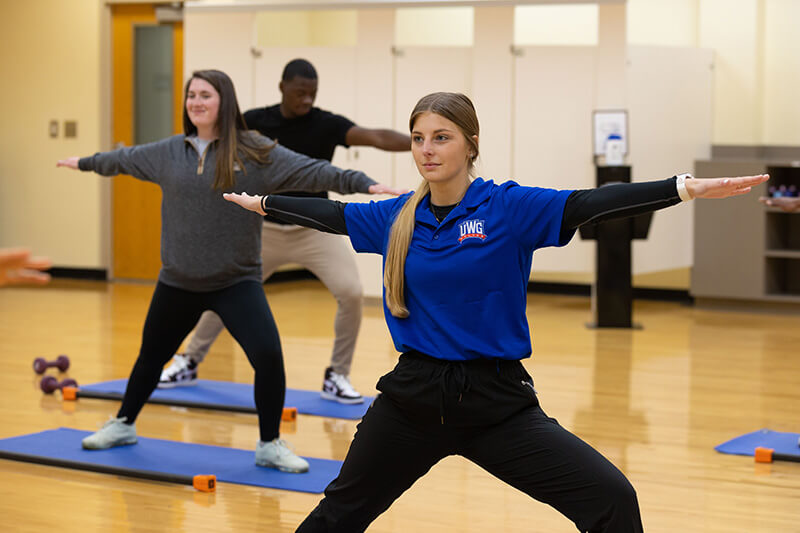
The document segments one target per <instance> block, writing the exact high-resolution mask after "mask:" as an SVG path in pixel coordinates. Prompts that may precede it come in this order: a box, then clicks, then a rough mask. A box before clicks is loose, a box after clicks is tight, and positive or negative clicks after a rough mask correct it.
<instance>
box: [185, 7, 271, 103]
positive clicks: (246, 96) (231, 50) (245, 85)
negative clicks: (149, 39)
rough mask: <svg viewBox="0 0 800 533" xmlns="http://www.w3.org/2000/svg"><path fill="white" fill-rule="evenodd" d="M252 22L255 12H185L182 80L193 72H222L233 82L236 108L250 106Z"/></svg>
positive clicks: (251, 93)
mask: <svg viewBox="0 0 800 533" xmlns="http://www.w3.org/2000/svg"><path fill="white" fill-rule="evenodd" d="M254 20H255V13H249V12H230V13H196V12H192V11H188V12H186V13H185V14H184V47H185V54H184V78H185V79H188V78H189V76H190V75H191V74H192V71H194V70H200V69H208V68H213V69H218V70H222V71H223V72H225V73H226V74H227V75H228V76H230V78H231V79H232V80H233V85H234V87H236V98H237V99H238V101H239V107H241V108H242V109H249V108H251V107H253V105H255V104H256V101H255V98H254V95H253V56H252V54H251V53H250V48H251V47H252V46H253V44H254V42H255V41H254V32H255V29H254Z"/></svg>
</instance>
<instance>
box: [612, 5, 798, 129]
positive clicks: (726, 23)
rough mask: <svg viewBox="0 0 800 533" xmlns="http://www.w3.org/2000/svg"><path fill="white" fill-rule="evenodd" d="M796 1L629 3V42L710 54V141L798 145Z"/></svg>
mask: <svg viewBox="0 0 800 533" xmlns="http://www.w3.org/2000/svg"><path fill="white" fill-rule="evenodd" d="M798 21H800V2H798V1H797V0H628V24H627V31H628V42H629V44H638V45H670V46H700V47H702V48H708V49H711V50H713V51H714V56H715V57H714V64H715V67H714V69H715V70H714V103H713V109H714V119H713V120H714V129H713V137H712V141H713V143H714V144H729V145H798V144H800V99H798V98H797V97H796V94H797V92H798V87H800V41H798V39H797V23H798Z"/></svg>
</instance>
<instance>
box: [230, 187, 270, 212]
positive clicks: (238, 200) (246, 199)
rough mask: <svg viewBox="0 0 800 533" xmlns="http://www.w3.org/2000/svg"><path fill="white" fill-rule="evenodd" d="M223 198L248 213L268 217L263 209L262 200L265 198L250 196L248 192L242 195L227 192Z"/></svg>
mask: <svg viewBox="0 0 800 533" xmlns="http://www.w3.org/2000/svg"><path fill="white" fill-rule="evenodd" d="M222 197H223V198H225V199H226V200H228V201H229V202H233V203H235V204H237V205H239V206H241V207H244V208H245V209H247V210H248V211H254V212H256V213H258V214H259V215H266V213H265V212H264V210H263V209H261V200H262V199H263V198H264V197H263V196H250V195H249V194H247V193H246V192H244V193H241V194H239V193H235V192H226V193H224V194H223V195H222Z"/></svg>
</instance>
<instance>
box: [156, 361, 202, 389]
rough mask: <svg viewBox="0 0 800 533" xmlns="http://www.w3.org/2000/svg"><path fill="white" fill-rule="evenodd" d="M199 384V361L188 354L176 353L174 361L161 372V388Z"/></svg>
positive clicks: (159, 383)
mask: <svg viewBox="0 0 800 533" xmlns="http://www.w3.org/2000/svg"><path fill="white" fill-rule="evenodd" d="M196 384H197V363H196V362H195V360H194V359H192V358H191V357H189V356H188V355H184V354H182V353H176V354H175V355H174V356H173V358H172V362H171V363H170V364H169V366H167V367H166V368H165V369H164V370H163V371H162V372H161V378H159V380H158V388H159V389H172V388H174V387H191V386H192V385H196Z"/></svg>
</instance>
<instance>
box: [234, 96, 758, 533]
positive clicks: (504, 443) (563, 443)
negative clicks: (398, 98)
mask: <svg viewBox="0 0 800 533" xmlns="http://www.w3.org/2000/svg"><path fill="white" fill-rule="evenodd" d="M409 125H410V130H411V144H412V153H413V156H414V160H415V162H416V164H417V168H418V169H419V171H420V174H421V175H422V177H423V178H424V181H423V183H422V185H421V186H420V187H418V189H417V190H416V191H415V192H414V193H413V194H407V195H405V196H401V197H399V198H394V199H390V200H384V201H379V202H370V203H349V204H344V203H340V202H333V201H330V200H324V199H316V198H289V197H277V196H249V195H247V194H226V195H225V198H226V199H227V200H230V201H233V202H235V203H237V204H239V205H241V206H242V207H245V208H247V209H250V210H252V211H256V212H258V213H261V214H264V213H269V214H271V215H274V216H276V217H278V218H281V219H283V220H286V221H287V222H293V223H296V224H300V225H303V226H307V227H312V228H316V229H319V230H322V231H327V232H331V233H339V234H346V235H349V237H350V241H351V243H352V245H353V247H354V248H355V249H356V250H357V251H359V252H371V253H378V254H381V255H382V256H383V257H384V288H385V290H384V311H385V315H386V322H387V324H388V326H389V331H390V333H391V335H392V339H393V340H394V344H395V347H396V348H397V350H398V351H399V352H401V354H402V355H401V356H400V359H399V361H398V364H397V366H396V367H395V368H394V370H392V371H391V372H389V373H388V374H386V375H385V376H383V377H382V378H381V379H380V381H379V382H378V385H377V388H378V390H379V391H380V392H381V394H379V395H378V397H377V398H376V399H375V401H374V402H373V404H372V406H371V407H370V409H369V411H367V413H366V415H365V416H364V418H363V420H362V421H361V423H360V424H359V426H358V431H357V432H356V435H355V437H354V439H353V442H352V444H351V446H350V450H349V452H348V454H347V457H346V459H345V461H344V464H343V465H342V469H341V471H340V473H339V476H338V477H337V478H336V479H334V480H333V481H332V482H331V483H330V485H328V487H327V489H326V490H325V498H324V499H323V500H322V501H321V502H320V503H319V505H318V506H317V507H316V508H315V509H314V510H313V511H312V512H311V514H310V515H309V516H308V517H307V518H306V520H305V521H304V522H303V523H302V524H301V525H300V527H299V528H298V531H299V532H303V533H305V532H322V531H330V532H333V531H336V532H347V533H352V532H358V531H364V530H365V529H366V528H367V526H369V524H370V523H371V522H372V521H373V520H374V519H375V518H376V517H377V516H378V515H380V514H381V513H382V512H383V511H385V510H386V509H388V508H389V506H390V505H391V504H392V502H393V501H394V500H395V499H397V498H398V497H399V496H400V495H401V494H402V493H403V492H404V491H405V490H406V489H408V488H409V487H410V486H411V485H412V484H413V483H414V482H415V481H416V480H417V479H419V478H420V477H421V476H423V475H424V474H425V473H426V472H427V471H428V470H429V469H430V468H431V467H432V466H433V465H434V464H436V463H437V462H438V461H439V460H441V459H442V458H444V457H447V456H448V455H461V456H463V457H465V458H467V459H469V460H471V461H473V462H474V463H476V464H478V465H479V466H481V467H482V468H484V469H486V470H487V471H489V472H490V473H492V474H493V475H495V476H496V477H498V478H500V479H501V480H503V481H505V482H506V483H508V484H510V485H512V486H514V487H516V488H517V489H519V490H521V491H523V492H525V493H526V494H528V495H530V496H531V497H533V498H535V499H537V500H539V501H542V502H544V503H547V504H549V505H551V506H553V507H554V508H556V509H557V510H558V511H560V512H561V513H562V514H564V515H565V516H566V517H568V518H569V519H570V520H572V521H573V522H574V523H575V525H576V526H577V528H578V529H579V530H580V531H592V532H596V531H597V532H600V531H605V532H614V533H624V532H640V531H642V522H641V518H640V514H639V505H638V502H637V499H636V493H635V491H634V489H633V487H632V486H631V484H630V483H629V482H628V480H627V479H626V478H625V476H624V475H623V474H622V473H621V472H620V471H619V470H618V469H617V468H616V467H614V465H612V464H611V463H610V462H609V461H608V460H607V459H605V458H604V457H603V456H602V455H600V454H599V453H598V452H597V451H596V450H594V449H593V448H592V447H590V446H589V445H588V444H586V443H584V442H583V441H582V440H580V439H579V438H578V437H576V436H575V435H572V434H571V433H570V432H568V431H567V430H565V429H564V428H562V427H561V426H560V425H559V424H558V422H556V421H555V420H554V419H552V418H550V417H548V416H547V415H546V414H545V413H544V411H543V410H542V408H541V407H540V405H539V400H538V398H537V395H536V391H535V389H534V387H533V380H532V379H531V377H530V375H528V373H527V372H526V370H525V368H524V367H523V366H522V364H521V362H520V360H521V359H524V358H526V357H529V356H530V355H531V340H530V332H529V330H528V323H527V319H526V316H525V309H526V287H527V284H528V279H529V275H530V270H531V261H532V255H533V252H534V250H536V249H538V248H543V247H546V246H563V245H565V244H567V243H568V242H569V240H570V238H571V237H572V235H573V233H574V232H575V229H576V228H577V227H578V226H580V225H582V224H586V223H592V222H599V221H602V220H608V219H611V218H617V217H625V216H631V215H636V214H640V213H643V212H647V211H652V210H655V209H660V208H663V207H667V206H670V205H674V204H677V203H679V202H680V201H682V200H690V199H691V198H696V197H703V198H722V197H727V196H732V195H736V194H743V193H746V192H748V191H749V190H750V187H751V186H753V185H756V184H758V183H761V182H763V181H764V180H766V179H767V176H752V177H744V178H720V179H687V176H686V175H683V176H677V177H673V178H669V179H666V180H661V181H653V182H646V183H635V184H618V185H610V186H605V187H601V188H598V189H591V190H580V191H558V190H552V189H542V188H535V187H522V186H519V185H517V184H516V183H513V182H506V183H502V184H496V183H494V182H493V181H491V180H489V181H485V180H483V179H481V178H477V179H475V180H472V179H471V178H470V171H471V170H472V166H473V162H474V161H475V159H476V158H477V156H478V119H477V116H476V114H475V110H474V108H473V106H472V103H471V102H470V101H469V99H468V98H467V97H466V96H464V95H461V94H453V93H435V94H431V95H428V96H426V97H424V98H422V100H420V101H419V102H418V103H417V106H416V107H415V109H414V111H413V112H412V115H411V119H410V122H409Z"/></svg>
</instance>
